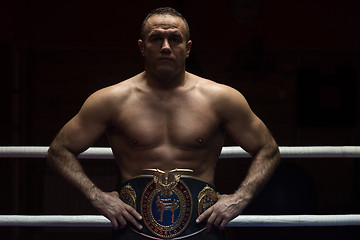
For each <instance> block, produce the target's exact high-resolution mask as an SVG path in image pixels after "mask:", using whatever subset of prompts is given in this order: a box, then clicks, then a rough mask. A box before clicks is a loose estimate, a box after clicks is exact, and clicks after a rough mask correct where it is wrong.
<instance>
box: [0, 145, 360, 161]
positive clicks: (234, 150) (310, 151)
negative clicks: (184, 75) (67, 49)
mask: <svg viewBox="0 0 360 240" xmlns="http://www.w3.org/2000/svg"><path fill="white" fill-rule="evenodd" d="M48 149H49V147H38V146H10V147H0V158H45V157H46V152H47V150H48ZM279 149H280V154H281V157H282V158H360V147H358V146H331V147H330V146H309V147H279ZM248 157H250V155H249V154H248V153H247V152H245V151H244V150H243V149H242V148H241V147H237V146H231V147H223V148H222V151H221V154H220V158H248ZM79 158H86V159H113V158H114V156H113V153H112V151H111V148H109V147H92V148H89V149H88V150H86V151H85V152H83V153H82V154H80V155H79Z"/></svg>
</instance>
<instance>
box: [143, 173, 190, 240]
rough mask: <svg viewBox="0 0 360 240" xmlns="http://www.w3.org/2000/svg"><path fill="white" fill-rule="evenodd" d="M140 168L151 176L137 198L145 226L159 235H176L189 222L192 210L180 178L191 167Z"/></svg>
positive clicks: (188, 192) (186, 191)
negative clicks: (172, 168)
mask: <svg viewBox="0 0 360 240" xmlns="http://www.w3.org/2000/svg"><path fill="white" fill-rule="evenodd" d="M144 170H145V171H149V172H151V173H152V175H153V180H151V181H150V182H149V183H148V184H147V186H146V187H145V189H144V191H143V193H142V196H141V200H140V211H141V215H142V216H143V219H144V223H145V225H146V227H147V228H148V229H149V230H150V231H151V232H152V233H153V234H154V235H156V236H158V237H162V238H173V237H175V236H178V235H180V234H181V233H182V232H183V231H184V230H185V229H186V228H187V226H188V225H189V222H190V220H191V215H192V211H193V199H192V196H191V192H190V189H189V188H188V186H187V185H186V184H185V183H184V182H183V181H182V180H181V175H184V174H187V173H190V172H192V170H190V169H174V170H171V171H169V172H165V171H162V170H160V169H144Z"/></svg>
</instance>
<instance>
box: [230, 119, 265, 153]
mask: <svg viewBox="0 0 360 240" xmlns="http://www.w3.org/2000/svg"><path fill="white" fill-rule="evenodd" d="M245 118H247V119H246V120H245V119H244V118H240V119H234V120H233V122H232V123H231V124H229V125H228V126H227V131H228V133H229V135H231V136H232V138H233V140H234V141H235V142H236V143H237V144H238V145H239V146H240V147H241V148H243V149H244V150H245V151H247V152H249V153H250V154H252V155H254V154H256V152H257V151H258V150H259V149H261V148H262V147H263V146H264V145H265V144H266V139H267V135H268V134H269V133H268V130H267V128H266V126H265V124H264V123H263V122H262V121H261V120H260V119H259V118H258V117H257V116H256V115H255V114H253V113H251V116H247V117H245Z"/></svg>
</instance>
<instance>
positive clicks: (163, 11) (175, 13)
mask: <svg viewBox="0 0 360 240" xmlns="http://www.w3.org/2000/svg"><path fill="white" fill-rule="evenodd" d="M154 15H162V16H166V15H169V16H173V17H179V18H181V20H182V21H183V22H184V24H185V27H186V41H189V40H190V28H189V25H188V23H187V21H186V19H185V18H184V17H183V16H182V15H181V13H179V12H178V11H176V10H175V9H173V8H170V7H164V8H157V9H154V10H152V11H151V12H150V13H149V14H148V15H147V16H146V18H145V19H144V21H143V23H142V25H141V31H140V39H141V40H143V41H144V39H145V34H146V32H147V31H148V29H147V28H146V23H147V22H148V20H149V18H151V17H152V16H154Z"/></svg>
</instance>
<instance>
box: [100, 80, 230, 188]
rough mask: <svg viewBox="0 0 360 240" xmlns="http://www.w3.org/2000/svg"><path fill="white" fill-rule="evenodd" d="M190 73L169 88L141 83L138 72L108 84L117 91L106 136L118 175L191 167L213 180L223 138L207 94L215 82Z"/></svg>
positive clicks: (214, 107) (220, 126)
mask: <svg viewBox="0 0 360 240" xmlns="http://www.w3.org/2000/svg"><path fill="white" fill-rule="evenodd" d="M189 75H190V77H191V78H193V79H192V80H193V81H192V82H194V84H192V85H189V86H186V87H184V88H179V89H176V90H172V91H154V90H152V89H150V88H147V87H144V86H142V85H141V84H139V83H140V82H141V81H142V79H141V74H140V75H137V76H135V77H134V78H132V79H129V80H127V81H125V82H123V83H120V84H119V85H115V86H113V88H119V89H120V88H121V89H122V90H121V91H120V92H119V94H121V95H122V97H120V98H119V99H121V100H119V103H118V107H115V111H114V114H113V115H112V116H113V117H112V119H111V124H110V125H111V126H110V127H109V128H108V130H107V136H108V139H109V141H110V144H111V147H112V149H113V152H114V155H115V158H116V159H117V162H118V164H119V167H120V171H121V174H122V177H123V179H128V178H131V177H134V176H136V175H139V174H141V170H142V169H145V168H159V169H162V170H165V171H166V170H171V169H174V168H190V169H193V170H194V176H195V177H198V178H200V179H202V180H204V181H207V182H210V183H213V177H214V173H215V165H216V161H217V159H218V156H219V153H220V151H221V147H222V145H223V138H224V132H223V129H222V122H221V118H220V117H219V116H218V113H217V111H216V101H215V99H214V95H212V94H211V93H212V92H214V91H213V90H211V88H214V89H215V88H216V87H217V84H215V83H213V82H211V81H208V80H204V79H201V78H199V77H196V76H194V75H191V74H189ZM207 85H208V86H207ZM115 92H116V90H115Z"/></svg>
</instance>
